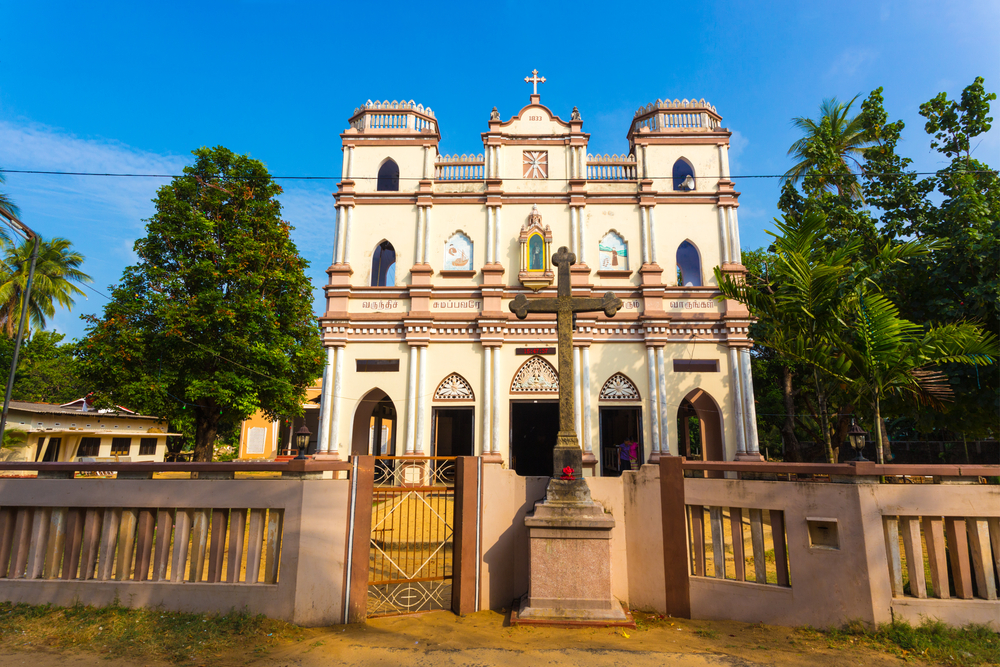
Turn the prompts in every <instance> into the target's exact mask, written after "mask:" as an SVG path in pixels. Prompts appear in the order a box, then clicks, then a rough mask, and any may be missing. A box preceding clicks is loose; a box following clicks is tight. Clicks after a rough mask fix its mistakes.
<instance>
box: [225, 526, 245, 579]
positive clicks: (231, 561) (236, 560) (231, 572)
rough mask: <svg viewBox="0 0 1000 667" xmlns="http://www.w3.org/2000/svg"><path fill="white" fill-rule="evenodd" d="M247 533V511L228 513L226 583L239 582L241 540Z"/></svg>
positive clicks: (241, 553) (241, 555)
mask: <svg viewBox="0 0 1000 667" xmlns="http://www.w3.org/2000/svg"><path fill="white" fill-rule="evenodd" d="M246 531H247V511H246V510H245V509H242V508H239V509H234V510H232V511H231V512H230V513H229V556H228V562H227V568H226V581H227V582H229V583H231V584H237V583H239V581H240V567H241V566H242V565H243V538H244V537H245V536H246Z"/></svg>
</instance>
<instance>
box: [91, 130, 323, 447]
mask: <svg viewBox="0 0 1000 667" xmlns="http://www.w3.org/2000/svg"><path fill="white" fill-rule="evenodd" d="M194 155H195V158H196V160H195V164H194V166H192V167H186V168H185V169H184V176H182V177H179V178H175V179H174V180H173V181H172V182H171V183H170V184H169V185H165V186H163V187H162V188H160V190H159V191H158V193H157V198H156V200H155V203H156V213H155V214H154V215H153V217H152V218H150V219H149V220H148V221H147V225H146V236H145V237H143V238H141V239H139V240H138V241H137V242H136V244H135V251H136V254H137V255H138V256H139V262H138V263H137V264H136V265H134V266H130V267H128V268H127V269H126V270H125V273H124V275H123V277H122V281H121V283H119V284H118V285H116V286H114V287H113V288H112V299H111V302H110V303H109V304H108V305H107V306H106V307H105V309H104V313H103V316H101V317H88V318H87V319H88V322H89V325H88V328H87V334H86V337H85V339H84V340H83V341H82V342H81V344H80V360H81V372H82V374H83V376H84V377H85V378H86V379H87V380H88V381H90V382H91V383H92V386H93V388H94V389H95V390H98V391H99V392H100V394H101V396H102V400H104V401H108V402H115V403H121V404H126V405H129V406H130V407H131V408H132V409H136V410H140V411H142V412H145V413H147V414H153V415H157V416H159V417H161V418H165V419H171V420H174V421H176V420H179V419H184V418H191V419H193V421H194V426H195V459H196V460H199V461H209V460H211V458H212V452H213V446H214V443H215V441H216V439H217V437H218V435H219V434H220V433H223V432H231V431H232V429H234V428H236V426H238V424H239V423H240V422H241V421H242V420H244V419H245V418H246V417H248V416H249V415H251V414H252V413H254V412H256V411H257V410H263V411H264V412H265V413H266V414H267V415H269V416H270V417H272V418H277V417H278V416H279V415H285V416H287V415H296V414H300V413H301V411H302V400H303V398H304V396H305V390H306V387H307V386H308V385H310V384H311V383H312V382H313V381H314V380H315V378H316V377H318V376H319V375H320V374H321V372H322V367H323V365H322V364H323V360H322V349H321V344H320V341H319V335H318V334H319V331H318V327H317V324H316V321H315V318H314V317H313V313H312V310H311V303H312V298H311V294H310V288H311V285H310V281H309V279H308V278H307V277H306V276H305V269H306V267H307V262H306V261H305V260H304V259H302V257H300V256H299V254H298V251H297V250H296V248H295V244H294V243H293V242H292V240H291V238H290V236H289V233H290V231H291V226H290V225H289V224H288V223H287V222H284V221H282V220H281V219H280V212H281V205H280V203H279V202H278V200H277V198H276V197H277V195H278V194H279V193H280V192H281V189H280V187H279V186H278V185H277V184H275V183H274V181H273V180H272V179H271V176H270V174H269V173H268V172H267V169H266V168H265V167H264V165H263V164H262V163H260V162H259V161H257V160H253V159H251V158H249V157H248V156H245V155H236V154H234V153H232V152H231V151H229V150H227V149H225V148H222V147H217V148H213V149H208V148H201V149H198V150H196V151H194Z"/></svg>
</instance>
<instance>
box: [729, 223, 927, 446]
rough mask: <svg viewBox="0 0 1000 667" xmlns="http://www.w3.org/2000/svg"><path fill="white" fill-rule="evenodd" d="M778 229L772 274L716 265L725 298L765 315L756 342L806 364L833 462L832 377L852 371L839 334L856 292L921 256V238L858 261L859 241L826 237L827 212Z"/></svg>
mask: <svg viewBox="0 0 1000 667" xmlns="http://www.w3.org/2000/svg"><path fill="white" fill-rule="evenodd" d="M775 224H776V225H777V227H778V231H779V232H780V233H778V234H776V233H774V232H768V233H769V234H771V235H772V236H773V237H774V245H773V252H774V259H773V261H772V263H771V275H769V276H768V282H767V284H764V285H749V284H747V283H746V282H744V281H743V280H742V279H734V278H733V277H731V276H728V275H723V274H722V272H721V271H720V270H719V269H718V268H716V269H715V274H716V279H717V280H718V284H719V291H720V292H721V293H722V295H723V297H725V298H729V299H733V300H735V301H738V302H739V303H742V304H743V305H745V306H747V308H748V309H749V310H750V313H751V314H752V315H753V316H754V317H755V318H757V319H759V320H762V321H766V322H767V324H768V326H766V327H763V328H761V330H760V333H759V334H758V339H757V342H758V343H760V344H761V345H764V346H765V347H769V348H771V349H772V350H775V351H776V352H778V353H779V354H781V355H784V356H785V357H787V358H789V359H792V360H794V361H797V362H801V363H804V364H806V365H807V366H809V367H810V368H811V369H812V371H813V382H814V383H815V387H816V399H817V404H818V405H817V411H818V415H817V416H818V418H819V422H820V429H821V432H822V433H823V439H824V445H825V448H826V455H827V460H828V461H829V462H830V463H836V461H835V460H834V451H833V439H832V436H831V427H830V420H829V407H828V406H829V398H830V394H831V389H830V386H831V381H833V382H834V383H836V384H842V383H843V382H844V380H843V378H847V377H851V375H850V374H851V365H852V363H853V360H852V359H851V358H850V357H849V356H848V355H847V354H846V353H845V346H846V343H845V340H844V337H845V335H846V334H848V333H849V332H850V329H851V324H850V322H851V318H852V311H851V305H852V303H853V300H854V295H855V293H856V291H857V289H859V288H860V287H862V286H865V285H871V284H872V281H873V278H874V277H875V276H876V275H877V272H878V271H880V270H882V269H883V268H884V267H886V266H889V265H891V264H894V263H897V262H905V261H906V259H907V258H909V257H913V256H915V255H920V254H925V253H927V252H928V250H929V249H930V248H931V247H932V245H931V244H928V243H925V242H908V243H900V244H897V245H889V244H886V245H885V246H883V247H882V248H880V249H879V251H878V252H877V253H876V254H875V255H874V256H873V257H872V258H871V259H869V260H867V261H866V260H864V259H862V258H861V257H862V255H863V253H862V250H861V249H862V241H861V240H860V239H858V238H849V239H848V240H847V242H846V243H845V244H844V245H843V246H841V247H839V248H828V247H827V246H826V244H825V242H824V240H825V239H826V238H827V236H828V233H829V227H828V221H827V217H826V216H825V215H824V214H823V213H821V212H819V211H809V212H807V213H806V214H805V215H803V216H802V217H801V218H800V219H796V218H794V217H792V216H786V217H785V219H784V220H775Z"/></svg>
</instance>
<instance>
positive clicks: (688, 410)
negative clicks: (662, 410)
mask: <svg viewBox="0 0 1000 667" xmlns="http://www.w3.org/2000/svg"><path fill="white" fill-rule="evenodd" d="M677 442H678V443H680V444H679V446H678V453H679V454H681V455H682V456H686V457H687V458H688V459H694V460H699V461H725V460H726V448H725V446H724V443H723V440H722V411H721V410H719V405H718V403H716V402H715V399H713V398H712V397H711V396H710V395H709V394H708V392H706V391H705V390H703V389H695V390H694V391H692V392H691V393H689V394H688V395H687V396H685V397H684V399H683V400H682V401H681V404H680V407H678V409H677ZM720 476H721V475H720Z"/></svg>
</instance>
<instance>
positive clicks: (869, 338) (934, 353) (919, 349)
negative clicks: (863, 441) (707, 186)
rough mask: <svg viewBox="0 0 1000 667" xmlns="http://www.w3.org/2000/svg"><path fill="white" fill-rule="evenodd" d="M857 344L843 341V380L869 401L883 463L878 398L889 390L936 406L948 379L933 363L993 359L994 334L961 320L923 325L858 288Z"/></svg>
mask: <svg viewBox="0 0 1000 667" xmlns="http://www.w3.org/2000/svg"><path fill="white" fill-rule="evenodd" d="M853 310H854V311H855V314H856V318H855V323H854V326H855V329H856V330H857V333H858V336H857V339H858V340H857V343H856V344H854V345H844V346H843V350H844V353H845V354H846V356H847V357H848V359H850V361H851V372H849V373H848V374H846V376H845V377H843V378H842V379H843V380H845V381H849V388H850V389H851V390H852V393H854V394H856V395H857V396H858V398H859V399H860V400H861V401H865V400H866V399H868V400H870V401H871V406H872V410H873V412H874V422H875V443H876V452H877V453H878V462H879V463H884V462H885V443H884V442H883V440H882V400H883V399H884V398H885V397H886V396H887V395H888V394H902V395H910V396H912V397H915V398H916V399H917V400H918V401H920V402H922V403H926V404H930V405H938V404H940V403H941V402H942V401H945V400H949V399H950V398H951V396H952V389H951V385H950V384H948V378H947V376H945V375H944V373H942V372H941V371H939V370H937V369H935V368H934V367H935V366H939V365H941V364H947V363H959V364H972V365H976V366H987V365H989V364H992V363H994V362H995V361H996V358H997V356H998V352H997V338H996V336H994V335H993V334H991V333H984V332H983V330H982V329H980V328H979V327H978V326H976V325H974V324H969V323H966V322H961V323H957V324H945V325H941V326H932V327H928V328H927V329H925V328H924V327H922V326H921V325H919V324H915V323H913V322H910V321H909V320H906V319H903V318H902V317H900V316H899V309H898V308H896V306H895V304H893V303H892V302H891V301H889V299H887V298H886V297H885V295H883V294H877V293H872V292H870V291H869V290H868V289H866V288H864V287H861V288H859V289H858V291H857V295H856V299H855V300H854V307H853Z"/></svg>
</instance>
